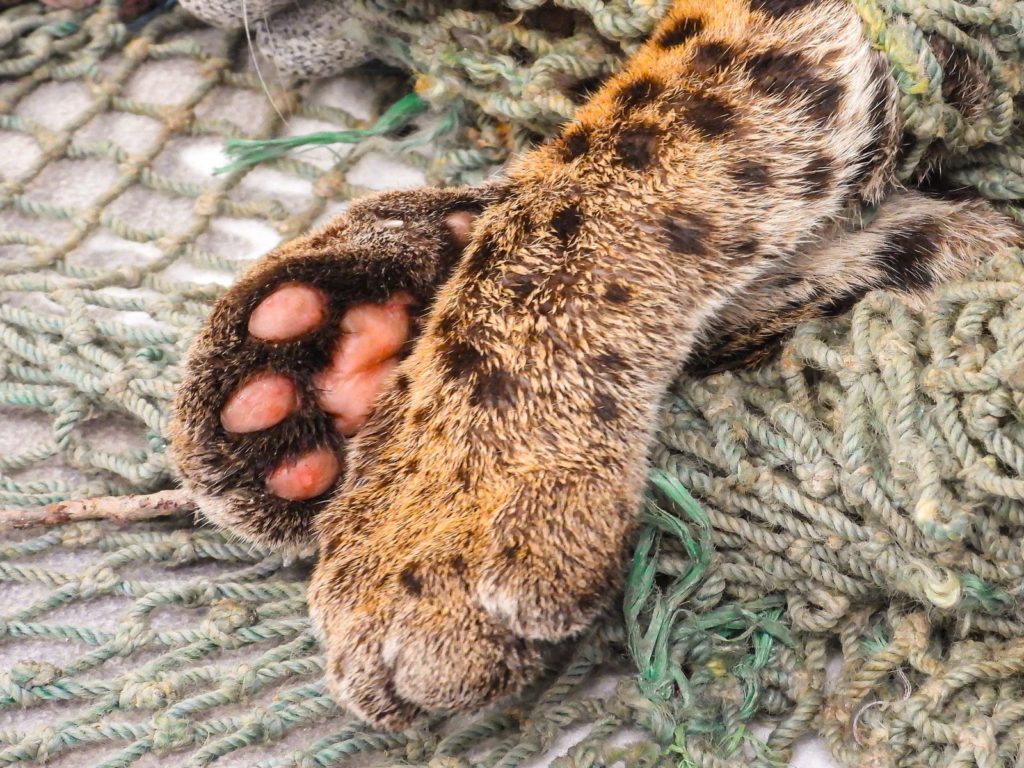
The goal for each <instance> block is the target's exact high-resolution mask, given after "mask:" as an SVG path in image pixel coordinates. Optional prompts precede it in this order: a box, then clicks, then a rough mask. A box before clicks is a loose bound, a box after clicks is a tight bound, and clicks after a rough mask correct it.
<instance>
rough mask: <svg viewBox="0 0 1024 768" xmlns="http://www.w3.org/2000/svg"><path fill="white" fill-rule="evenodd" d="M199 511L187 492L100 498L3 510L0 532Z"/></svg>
mask: <svg viewBox="0 0 1024 768" xmlns="http://www.w3.org/2000/svg"><path fill="white" fill-rule="evenodd" d="M195 508H196V504H195V502H194V501H193V500H192V497H191V496H190V495H189V494H188V492H187V491H180V490H179V491H160V492H158V493H149V494H145V495H140V496H98V497H96V498H94V499H81V500H75V501H58V502H56V503H54V504H47V505H46V506H45V507H36V508H35V509H0V531H2V530H5V529H9V528H28V527H29V526H32V525H59V524H60V523H67V522H70V521H73V520H114V521H116V522H118V523H134V522H138V521H140V520H150V519H152V518H154V517H168V516H170V515H178V514H181V513H183V512H191V511H193V510H194V509H195Z"/></svg>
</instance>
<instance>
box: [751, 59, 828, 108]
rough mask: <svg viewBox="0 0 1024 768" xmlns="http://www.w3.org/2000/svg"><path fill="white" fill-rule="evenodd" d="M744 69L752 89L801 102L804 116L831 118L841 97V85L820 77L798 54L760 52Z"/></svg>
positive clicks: (811, 65) (812, 66) (815, 69)
mask: <svg viewBox="0 0 1024 768" xmlns="http://www.w3.org/2000/svg"><path fill="white" fill-rule="evenodd" d="M746 69H747V72H749V73H750V76H751V78H752V79H753V84H754V87H755V88H757V89H759V90H760V91H762V92H764V93H767V94H769V95H772V96H778V97H783V98H785V99H787V100H795V99H800V100H802V101H803V103H804V105H805V107H806V108H807V110H808V114H810V115H811V116H812V117H814V118H815V119H817V120H822V121H823V120H827V119H828V118H829V117H832V116H833V115H834V114H835V113H836V111H837V110H838V109H839V102H840V101H841V100H842V98H843V93H844V89H843V86H842V84H841V83H838V82H835V81H832V80H827V79H825V78H823V77H821V76H820V74H819V73H818V71H817V68H816V67H815V66H814V65H813V64H811V62H809V61H808V60H807V59H806V58H805V57H804V56H802V55H801V54H799V53H792V52H789V51H784V50H779V49H774V50H770V51H764V52H763V53H758V54H755V55H753V56H751V57H750V58H749V59H747V61H746Z"/></svg>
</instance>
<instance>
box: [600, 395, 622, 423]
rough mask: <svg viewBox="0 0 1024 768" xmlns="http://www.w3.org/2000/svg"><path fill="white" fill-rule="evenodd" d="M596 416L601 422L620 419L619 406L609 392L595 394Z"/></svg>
mask: <svg viewBox="0 0 1024 768" xmlns="http://www.w3.org/2000/svg"><path fill="white" fill-rule="evenodd" d="M594 415H595V416H597V418H599V419H600V420H601V421H614V420H615V419H617V418H618V417H619V406H618V403H616V402H615V398H614V397H612V396H611V395H609V394H608V393H607V392H595V393H594Z"/></svg>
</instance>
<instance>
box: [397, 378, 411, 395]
mask: <svg viewBox="0 0 1024 768" xmlns="http://www.w3.org/2000/svg"><path fill="white" fill-rule="evenodd" d="M411 384H412V382H410V381H409V377H408V376H406V375H405V374H404V373H403V374H402V375H401V376H399V377H398V378H397V379H395V390H396V391H398V392H408V391H409V386H410V385H411Z"/></svg>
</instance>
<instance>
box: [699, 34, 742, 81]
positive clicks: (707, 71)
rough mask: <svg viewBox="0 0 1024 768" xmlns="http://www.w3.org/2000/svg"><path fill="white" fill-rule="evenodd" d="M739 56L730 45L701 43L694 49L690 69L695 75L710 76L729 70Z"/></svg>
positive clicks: (716, 42) (715, 42)
mask: <svg viewBox="0 0 1024 768" xmlns="http://www.w3.org/2000/svg"><path fill="white" fill-rule="evenodd" d="M737 55H738V52H737V50H736V49H735V48H734V47H733V46H731V45H729V44H728V43H723V42H720V41H713V42H709V43H701V44H700V45H698V46H696V47H694V49H693V58H692V59H690V66H689V69H690V70H691V71H692V72H693V73H694V74H697V75H703V76H709V75H712V74H715V73H717V72H721V71H722V70H724V69H727V68H728V67H729V66H730V65H731V64H732V63H733V62H735V61H736V57H737Z"/></svg>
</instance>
